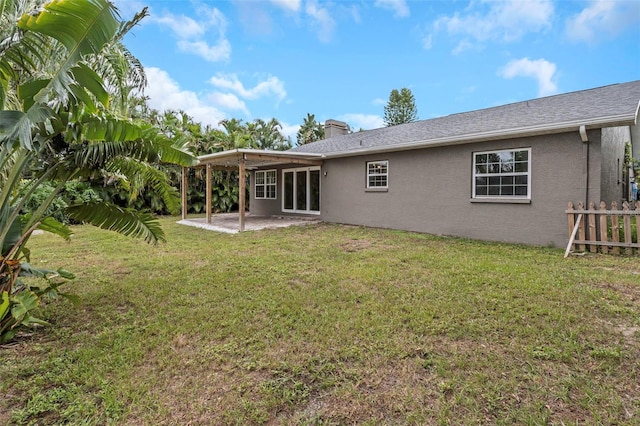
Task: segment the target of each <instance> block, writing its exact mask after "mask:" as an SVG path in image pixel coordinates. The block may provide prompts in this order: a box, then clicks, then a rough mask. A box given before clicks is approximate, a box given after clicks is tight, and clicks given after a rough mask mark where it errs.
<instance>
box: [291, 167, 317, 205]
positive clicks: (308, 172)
mask: <svg viewBox="0 0 640 426" xmlns="http://www.w3.org/2000/svg"><path fill="white" fill-rule="evenodd" d="M282 194H283V197H282V211H284V212H293V213H310V214H320V168H319V167H304V168H298V169H286V170H283V171H282Z"/></svg>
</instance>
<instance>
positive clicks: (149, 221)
mask: <svg viewBox="0 0 640 426" xmlns="http://www.w3.org/2000/svg"><path fill="white" fill-rule="evenodd" d="M66 211H67V214H68V215H69V217H70V218H72V219H74V220H77V221H78V222H86V223H90V224H92V225H95V226H97V227H99V228H101V229H107V230H110V231H116V232H118V233H120V234H123V235H126V236H132V237H139V238H143V239H144V240H145V241H146V242H148V243H153V244H156V243H158V242H159V241H165V236H164V232H163V231H162V229H161V228H160V224H159V223H158V220H157V219H156V218H154V217H153V216H152V215H150V214H148V213H140V212H136V211H134V210H131V209H124V208H122V207H118V206H116V205H114V204H111V203H106V202H100V203H85V204H78V205H73V206H69V207H67V209H66Z"/></svg>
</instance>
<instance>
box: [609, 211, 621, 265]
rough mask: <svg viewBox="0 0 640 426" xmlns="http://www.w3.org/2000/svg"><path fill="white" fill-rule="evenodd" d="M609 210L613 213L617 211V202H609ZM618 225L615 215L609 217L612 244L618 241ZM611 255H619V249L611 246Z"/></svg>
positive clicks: (618, 221) (618, 220) (617, 218)
mask: <svg viewBox="0 0 640 426" xmlns="http://www.w3.org/2000/svg"><path fill="white" fill-rule="evenodd" d="M611 210H613V211H617V210H618V202H617V201H612V202H611ZM619 223H620V219H619V217H618V215H617V214H614V215H613V216H611V239H612V240H613V242H614V243H617V242H619V241H620V230H619V229H618V224H619ZM613 253H614V254H620V247H619V246H613Z"/></svg>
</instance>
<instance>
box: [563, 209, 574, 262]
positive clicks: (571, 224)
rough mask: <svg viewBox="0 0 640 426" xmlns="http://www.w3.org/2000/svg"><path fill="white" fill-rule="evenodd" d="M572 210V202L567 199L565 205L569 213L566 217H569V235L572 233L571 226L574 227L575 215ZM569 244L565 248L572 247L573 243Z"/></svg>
mask: <svg viewBox="0 0 640 426" xmlns="http://www.w3.org/2000/svg"><path fill="white" fill-rule="evenodd" d="M574 211H575V210H573V203H572V202H571V201H569V204H568V205H567V213H569V214H568V215H567V218H568V219H569V235H571V234H573V228H575V226H576V216H575V215H574V214H573V212H574ZM574 237H575V236H574ZM569 246H570V247H567V250H569V249H573V248H574V244H569ZM565 257H566V256H565Z"/></svg>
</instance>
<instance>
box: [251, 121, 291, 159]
mask: <svg viewBox="0 0 640 426" xmlns="http://www.w3.org/2000/svg"><path fill="white" fill-rule="evenodd" d="M247 127H248V129H249V133H250V134H251V135H252V137H253V139H254V141H255V146H256V148H258V149H264V150H274V151H285V150H287V149H289V148H291V143H290V142H289V140H288V139H287V138H286V137H285V136H284V135H283V134H282V133H281V132H280V131H281V130H282V125H281V124H280V122H279V121H278V120H276V119H275V118H272V119H271V120H269V121H264V120H262V119H261V118H257V119H255V120H254V121H253V122H252V123H249V124H248V125H247Z"/></svg>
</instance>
